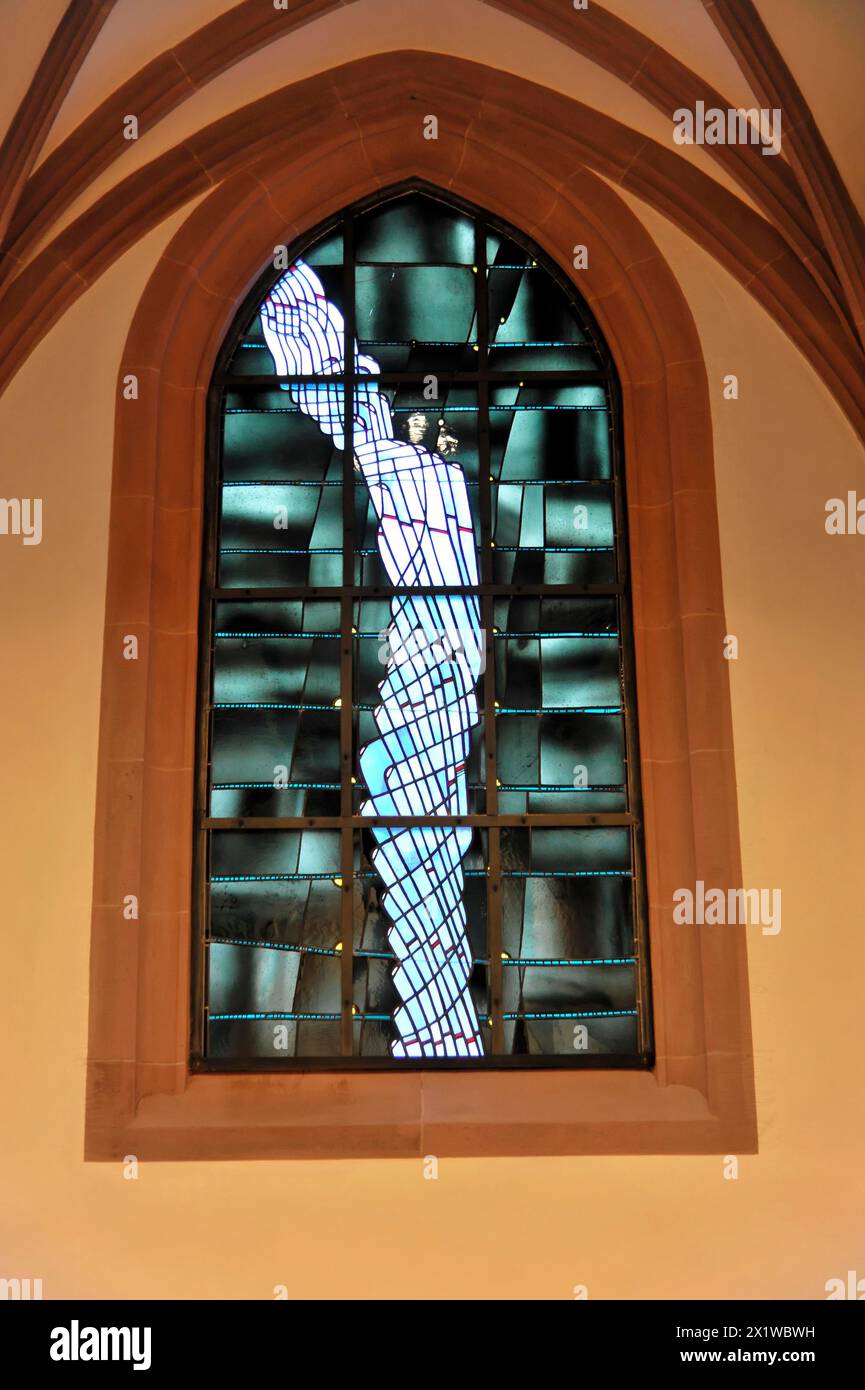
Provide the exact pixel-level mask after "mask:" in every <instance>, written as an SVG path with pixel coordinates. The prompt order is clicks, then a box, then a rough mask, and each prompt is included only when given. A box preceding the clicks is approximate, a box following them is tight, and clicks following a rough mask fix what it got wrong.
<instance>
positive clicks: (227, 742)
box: [210, 600, 340, 816]
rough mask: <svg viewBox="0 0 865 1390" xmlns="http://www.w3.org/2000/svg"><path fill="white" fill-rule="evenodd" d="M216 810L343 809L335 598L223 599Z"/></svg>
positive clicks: (219, 609)
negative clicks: (256, 601)
mask: <svg viewBox="0 0 865 1390" xmlns="http://www.w3.org/2000/svg"><path fill="white" fill-rule="evenodd" d="M213 650H214V657H213V704H214V710H213V721H212V733H211V786H210V814H211V815H212V816H300V815H317V816H326V815H339V810H340V792H339V787H340V782H339V778H340V761H339V712H338V709H339V706H338V701H339V693H340V684H339V673H340V652H339V604H338V603H336V602H324V601H317V600H307V601H301V600H296V601H294V602H284V603H219V604H217V605H216V618H215V630H214V636H213Z"/></svg>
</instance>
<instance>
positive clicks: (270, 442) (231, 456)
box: [222, 389, 342, 487]
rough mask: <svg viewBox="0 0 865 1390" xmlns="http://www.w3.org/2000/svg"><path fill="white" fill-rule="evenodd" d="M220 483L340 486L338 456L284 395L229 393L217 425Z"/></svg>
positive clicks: (315, 425)
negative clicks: (220, 442) (286, 483)
mask: <svg viewBox="0 0 865 1390" xmlns="http://www.w3.org/2000/svg"><path fill="white" fill-rule="evenodd" d="M222 477H223V485H224V486H225V487H231V486H234V485H235V484H237V483H249V484H252V483H262V482H268V481H271V482H272V481H276V480H282V481H284V482H303V483H309V482H318V483H320V482H325V481H327V483H328V485H329V486H339V485H340V483H341V481H342V451H341V450H339V449H335V448H334V446H333V440H332V439H330V438H329V437H328V436H327V435H325V434H324V433H322V431H321V430H320V429H319V427H318V425H317V423H316V422H315V421H314V420H311V419H310V418H309V416H307V415H304V414H302V412H301V411H300V410H299V409H298V407H297V405H296V404H295V403H294V402H293V401H292V399H291V396H290V394H289V392H287V391H279V390H272V391H259V390H249V389H247V390H244V391H229V392H227V393H226V397H225V406H224V410H223V419H222Z"/></svg>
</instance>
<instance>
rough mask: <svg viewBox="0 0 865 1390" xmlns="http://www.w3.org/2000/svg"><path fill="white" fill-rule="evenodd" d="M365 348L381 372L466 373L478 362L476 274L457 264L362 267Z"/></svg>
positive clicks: (359, 306) (360, 329)
mask: <svg viewBox="0 0 865 1390" xmlns="http://www.w3.org/2000/svg"><path fill="white" fill-rule="evenodd" d="M355 294H356V314H357V335H358V340H359V344H360V350H361V352H364V353H367V354H368V355H369V356H370V357H373V358H374V359H375V361H376V362H378V364H379V366H380V367H381V369H382V371H423V372H434V373H435V372H447V371H455V370H460V371H468V370H471V369H472V368H473V367H475V366H476V365H477V363H476V361H475V358H476V356H477V354H476V353H475V352H474V351H473V347H472V345H473V344H474V343H475V341H476V329H475V277H474V275H473V274H472V272H471V270H470V269H466V268H464V267H459V266H442V265H425V266H362V265H361V266H358V267H357V273H356V281H355Z"/></svg>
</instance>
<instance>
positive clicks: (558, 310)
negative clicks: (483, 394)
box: [487, 233, 601, 371]
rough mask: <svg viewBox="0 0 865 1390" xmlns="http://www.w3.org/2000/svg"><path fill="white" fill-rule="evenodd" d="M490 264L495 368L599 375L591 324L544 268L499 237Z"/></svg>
mask: <svg viewBox="0 0 865 1390" xmlns="http://www.w3.org/2000/svg"><path fill="white" fill-rule="evenodd" d="M487 262H488V269H487V295H488V304H489V323H490V366H491V367H495V368H498V369H499V370H503V369H507V368H512V369H515V370H516V369H518V368H520V367H524V368H526V369H527V370H528V369H531V370H534V371H540V370H557V371H564V370H573V371H592V370H598V368H599V367H600V366H601V358H600V355H599V353H598V352H597V350H596V347H595V344H594V343H593V340H592V334H591V332H590V330H589V328H588V324H587V321H586V319H585V318H584V316H583V315H582V314H581V313H580V312H579V310H578V309H577V307H576V305H575V304H574V303H572V301H571V299H570V298H569V297H568V296H567V295H566V293H565V292H564V290H563V289H562V288H561V287H560V286H559V285H558V284H557V283H556V281H555V280H554V279H553V277H552V276H551V275H550V274H549V272H548V271H547V270H545V269H544V268H543V266H540V265H539V264H538V262H537V261H536V260H535V259H533V258H532V257H531V256H530V255H529V254H528V253H527V252H526V251H524V250H523V249H522V248H521V247H519V246H517V245H516V243H514V242H512V241H510V240H508V239H507V238H505V237H502V236H500V235H499V234H498V233H494V234H492V236H490V237H489V238H488V240H487Z"/></svg>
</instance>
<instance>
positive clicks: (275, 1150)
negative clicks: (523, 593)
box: [86, 116, 756, 1159]
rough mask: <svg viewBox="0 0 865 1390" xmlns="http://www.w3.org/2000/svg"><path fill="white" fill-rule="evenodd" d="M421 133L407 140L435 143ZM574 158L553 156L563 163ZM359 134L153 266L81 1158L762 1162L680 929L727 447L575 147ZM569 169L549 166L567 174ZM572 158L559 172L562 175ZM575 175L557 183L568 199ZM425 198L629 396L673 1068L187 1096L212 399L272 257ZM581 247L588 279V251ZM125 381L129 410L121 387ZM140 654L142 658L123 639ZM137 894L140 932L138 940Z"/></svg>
mask: <svg viewBox="0 0 865 1390" xmlns="http://www.w3.org/2000/svg"><path fill="white" fill-rule="evenodd" d="M420 124H421V121H420V116H419V117H418V128H420ZM557 140H558V141H560V146H561V148H560V149H559V150H558V151H557V148H556V142H557ZM538 142H539V143H538V148H537V150H533V149H531V148H526V146H525V144H524V143H523V144H522V147H521V148H520V151H519V156H520V162H519V163H517V162H516V161H515V160H514V159H513V157H512V156H511V155H510V154H509V152H508V150H507V148H506V143H505V140H504V138H503V142H502V145H501V147H498V148H496V149H495V150H494V151H493V150H491V149H490V147H489V145H487V144H484V143H481V141H480V140H479V139H474V138H473V137H472V135H471V132H469V134H468V135H467V136H466V137H465V138H462V137H460V138H459V139H455V138H452V137H449V136H448V135H447V134H446V132H443V133H442V137H441V139H440V140H438V141H424V140H423V139H420V138H419V139H418V140H417V142H416V143H415V144H414V145H413V147H412V148H411V150H409V149H408V146H407V140H406V133H405V128H404V127H399V126H397V125H395V126H394V128H393V129H392V130H382V131H380V132H379V133H378V134H377V135H376V136H375V137H374V138H370V137H369V136H368V135H367V136H366V137H364V136H363V135H362V134H361V133H360V132H359V130H358V129H357V127H356V126H355V125H354V124H353V123H352V122H351V121H348V120H347V121H346V123H345V128H344V131H343V132H342V133H341V135H340V136H339V137H338V138H334V137H333V134H332V130H331V132H330V133H329V135H328V137H327V139H326V140H323V141H322V142H321V143H320V144H317V143H316V141H315V139H314V137H312V136H311V137H310V140H309V144H308V148H307V150H306V152H305V154H304V155H303V157H302V158H300V159H298V158H296V157H295V158H294V159H293V160H292V162H287V156H286V154H285V151H284V148H283V151H282V153H280V151H279V150H276V151H275V152H274V153H273V154H272V155H270V156H265V157H261V146H260V145H258V146H257V148H256V147H254V153H255V155H256V156H257V157H256V158H251V159H250V162H249V164H248V166H247V167H246V168H245V169H244V170H242V171H240V172H237V173H235V174H234V175H233V176H232V177H231V178H230V179H228V180H226V181H225V182H224V183H223V184H221V185H220V186H219V187H217V188H216V189H215V190H214V191H213V192H212V193H211V194H210V195H209V196H208V197H207V198H206V199H205V200H204V201H203V202H202V203H201V204H199V206H198V207H197V208H196V209H195V211H194V212H193V213H192V214H191V215H190V216H189V218H188V219H187V221H186V222H185V223H184V225H183V226H182V227H181V228H180V230H179V231H178V233H177V234H176V236H175V237H174V239H173V241H172V242H171V244H170V246H169V247H168V249H167V250H166V252H165V254H164V255H163V256H162V258H161V260H160V261H159V263H158V264H157V266H156V268H155V270H154V272H153V275H152V276H151V279H150V281H149V283H148V285H147V287H146V289H145V292H144V295H143V296H142V299H141V301H140V303H139V306H138V309H137V311H136V314H135V317H134V320H133V323H132V326H131V329H130V333H129V336H128V339H127V342H126V347H125V351H124V355H123V360H122V362H121V363H120V364H119V372H118V404H117V411H116V431H115V455H114V473H113V483H112V496H111V528H110V549H109V563H108V586H107V599H106V618H105V647H104V658H103V681H102V712H101V725H100V742H99V768H98V783H97V813H96V852H95V867H94V893H93V903H94V906H93V928H92V943H91V971H90V1037H89V1056H88V1081H87V1125H86V1157H88V1158H91V1159H115V1158H118V1157H122V1156H123V1155H124V1154H127V1153H135V1154H136V1155H137V1156H139V1157H144V1158H152V1159H159V1158H164V1159H178V1158H193V1157H194V1158H214V1159H225V1158H242V1157H262V1158H263V1157H267V1158H276V1157H301V1158H310V1157H349V1156H402V1157H409V1156H417V1155H418V1154H420V1155H423V1154H424V1153H436V1154H438V1155H444V1154H466V1155H469V1154H502V1155H504V1154H567V1153H638V1152H642V1153H662V1152H680V1153H681V1152H686V1153H698V1152H752V1151H753V1150H754V1149H755V1147H756V1121H755V1114H754V1100H753V1078H752V1063H751V1041H750V1018H749V1005H748V981H747V963H746V945H745V940H744V931H745V928H740V927H726V928H715V929H712V928H710V929H708V930H707V929H706V928H700V927H683V926H677V925H675V924H674V923H673V919H672V909H673V897H672V895H673V893H674V891H675V889H676V888H677V887H680V886H687V885H688V884H691V885H693V884H694V883H695V881H696V880H697V879H702V880H703V881H704V882H705V883H706V884H707V885H708V884H711V885H713V886H717V887H721V888H727V887H736V886H739V885H740V883H741V874H740V861H739V843H738V826H737V814H736V787H735V771H734V764H733V751H732V731H731V719H730V700H729V688H728V678H727V665H726V662H725V661H724V659H723V637H724V634H725V631H726V628H725V623H724V611H723V595H722V587H721V568H720V553H719V543H718V522H717V510H716V501H715V485H714V469H713V455H712V428H711V417H710V409H709V395H708V387H707V381H706V372H705V366H704V363H703V358H702V352H701V348H700V343H699V339H698V336H697V332H696V328H695V326H694V322H693V319H692V316H691V313H690V310H689V308H688V306H687V304H686V302H685V300H684V298H683V295H682V292H681V290H680V288H679V286H678V283H677V281H676V279H675V277H674V275H673V273H672V271H671V270H670V267H669V266H668V265H667V263H666V262H665V261H664V259H663V258H662V256H661V255H660V253H659V251H658V249H657V247H656V246H655V244H654V242H653V241H652V239H651V237H650V236H649V235H648V233H647V232H646V230H645V228H644V227H643V226H642V224H641V223H640V222H639V221H638V219H637V218H636V217H635V216H634V215H633V213H632V212H631V211H630V209H629V208H628V207H627V206H626V204H625V203H624V202H623V200H622V199H621V198H620V197H619V196H618V194H617V193H615V192H614V191H613V190H612V189H611V188H610V187H609V185H608V184H606V183H605V182H604V181H603V180H602V179H600V178H598V177H597V176H596V175H595V174H593V173H591V172H589V171H588V170H587V169H585V168H583V167H579V168H576V169H573V154H572V153H571V154H570V156H568V146H567V140H566V137H565V136H561V137H559V136H557V135H556V132H555V131H554V130H544V131H543V132H539V135H538ZM557 158H558V163H557ZM569 159H570V162H568V161H569ZM565 175H567V177H566V178H564V182H563V181H562V180H563V177H564V176H565ZM409 179H422V180H424V181H425V182H426V183H427V184H428V185H433V186H435V187H438V188H440V189H441V190H443V191H445V192H447V191H452V192H453V193H454V194H458V195H459V196H460V197H462V198H464V199H466V200H467V201H470V202H473V203H475V204H477V205H478V206H480V207H482V208H485V209H487V210H488V211H489V212H491V213H493V214H496V215H498V216H499V217H501V218H503V219H505V220H506V221H508V222H510V223H512V224H513V225H514V226H515V227H516V228H518V229H519V230H520V231H522V232H523V233H524V234H526V235H527V236H529V237H531V238H532V239H533V240H534V241H536V242H537V243H538V244H539V245H540V246H541V247H542V248H543V250H544V251H545V252H546V253H547V254H548V255H549V256H551V257H552V259H553V260H554V261H556V262H557V263H558V265H559V266H560V267H561V268H562V270H563V271H564V273H565V274H567V275H569V276H570V277H571V278H572V279H573V280H574V281H575V283H576V284H577V287H578V289H579V291H580V292H581V293H582V294H583V295H585V297H586V299H587V300H588V302H589V304H590V305H591V307H592V310H593V312H594V313H595V315H596V317H597V319H598V321H599V324H600V327H601V329H602V331H603V332H604V333H605V334H606V337H607V341H608V343H609V345H610V349H611V351H612V353H613V356H614V358H615V361H616V365H617V368H618V372H619V376H620V383H621V390H622V416H623V428H624V458H625V474H626V484H627V497H628V527H629V545H630V552H631V567H632V575H633V580H632V584H633V612H634V642H635V651H636V674H637V700H638V719H639V738H640V749H641V763H642V781H643V799H644V813H645V841H646V857H647V865H646V867H647V891H648V903H649V937H650V951H651V962H652V976H653V1004H654V1022H655V1040H656V1054H657V1060H656V1065H655V1067H654V1068H653V1070H652V1071H646V1072H630V1071H619V1070H610V1071H601V1070H595V1071H569V1070H556V1071H549V1072H543V1071H541V1072H538V1071H532V1072H519V1071H510V1072H509V1071H499V1072H495V1071H493V1072H484V1073H457V1072H431V1073H423V1072H411V1073H402V1074H395V1073H392V1072H385V1073H352V1074H336V1073H309V1074H297V1073H293V1074H290V1075H289V1074H284V1075H279V1074H276V1073H274V1072H270V1073H266V1074H234V1075H224V1074H220V1075H217V1074H204V1075H203V1074H200V1073H198V1074H191V1073H190V1071H189V1068H188V1060H187V1059H188V1038H189V1007H190V1005H189V1001H190V995H191V988H190V930H191V896H192V888H191V885H192V849H193V791H194V788H193V781H194V775H195V773H194V765H195V722H196V672H197V627H198V602H199V575H200V560H201V536H202V515H203V510H202V509H203V479H204V441H205V426H206V418H205V416H206V401H207V393H208V386H209V381H210V376H211V373H212V370H213V365H214V362H215V358H216V354H217V352H218V349H219V347H220V344H221V342H222V339H223V337H224V335H225V333H226V332H227V330H228V328H229V326H230V324H231V321H232V319H233V317H234V315H235V313H236V311H237V308H238V306H239V304H240V302H241V301H242V299H243V298H244V296H245V295H246V294H247V293H248V291H249V289H250V288H251V286H252V284H253V283H254V282H255V280H256V279H257V278H258V277H259V275H260V274H261V272H262V268H263V266H264V265H265V264H266V263H267V261H268V260H269V259H270V258H271V257H272V254H273V248H274V246H276V245H280V244H283V243H288V244H291V243H292V242H293V241H294V240H295V239H296V238H297V237H299V236H300V235H302V234H303V233H304V232H306V231H308V230H311V229H312V228H313V227H315V226H316V225H317V224H318V223H319V222H321V221H322V220H323V219H325V218H326V217H328V216H329V215H331V214H332V213H334V212H336V211H338V210H339V209H340V208H341V207H343V206H345V205H346V204H347V203H349V202H351V201H353V200H355V199H359V198H362V197H365V196H368V195H369V194H371V193H374V192H375V191H376V190H377V189H383V188H387V187H389V186H391V185H394V184H397V183H400V182H402V181H405V180H409ZM577 244H584V245H586V246H587V247H588V248H589V257H588V260H589V268H588V269H586V270H581V271H579V272H575V271H574V270H573V268H572V265H573V248H574V246H575V245H577ZM129 375H134V376H136V377H137V378H138V397H137V399H135V400H127V399H125V398H124V395H123V381H124V378H126V377H128V376H129ZM129 634H135V635H136V636H137V637H138V648H139V651H138V660H136V661H129V660H125V659H124V655H123V641H124V638H125V637H127V636H128V635H129ZM130 895H134V896H135V898H136V899H137V901H138V912H139V915H138V920H137V921H135V922H130V921H127V920H125V919H124V901H125V900H127V899H128V898H129V896H130Z"/></svg>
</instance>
